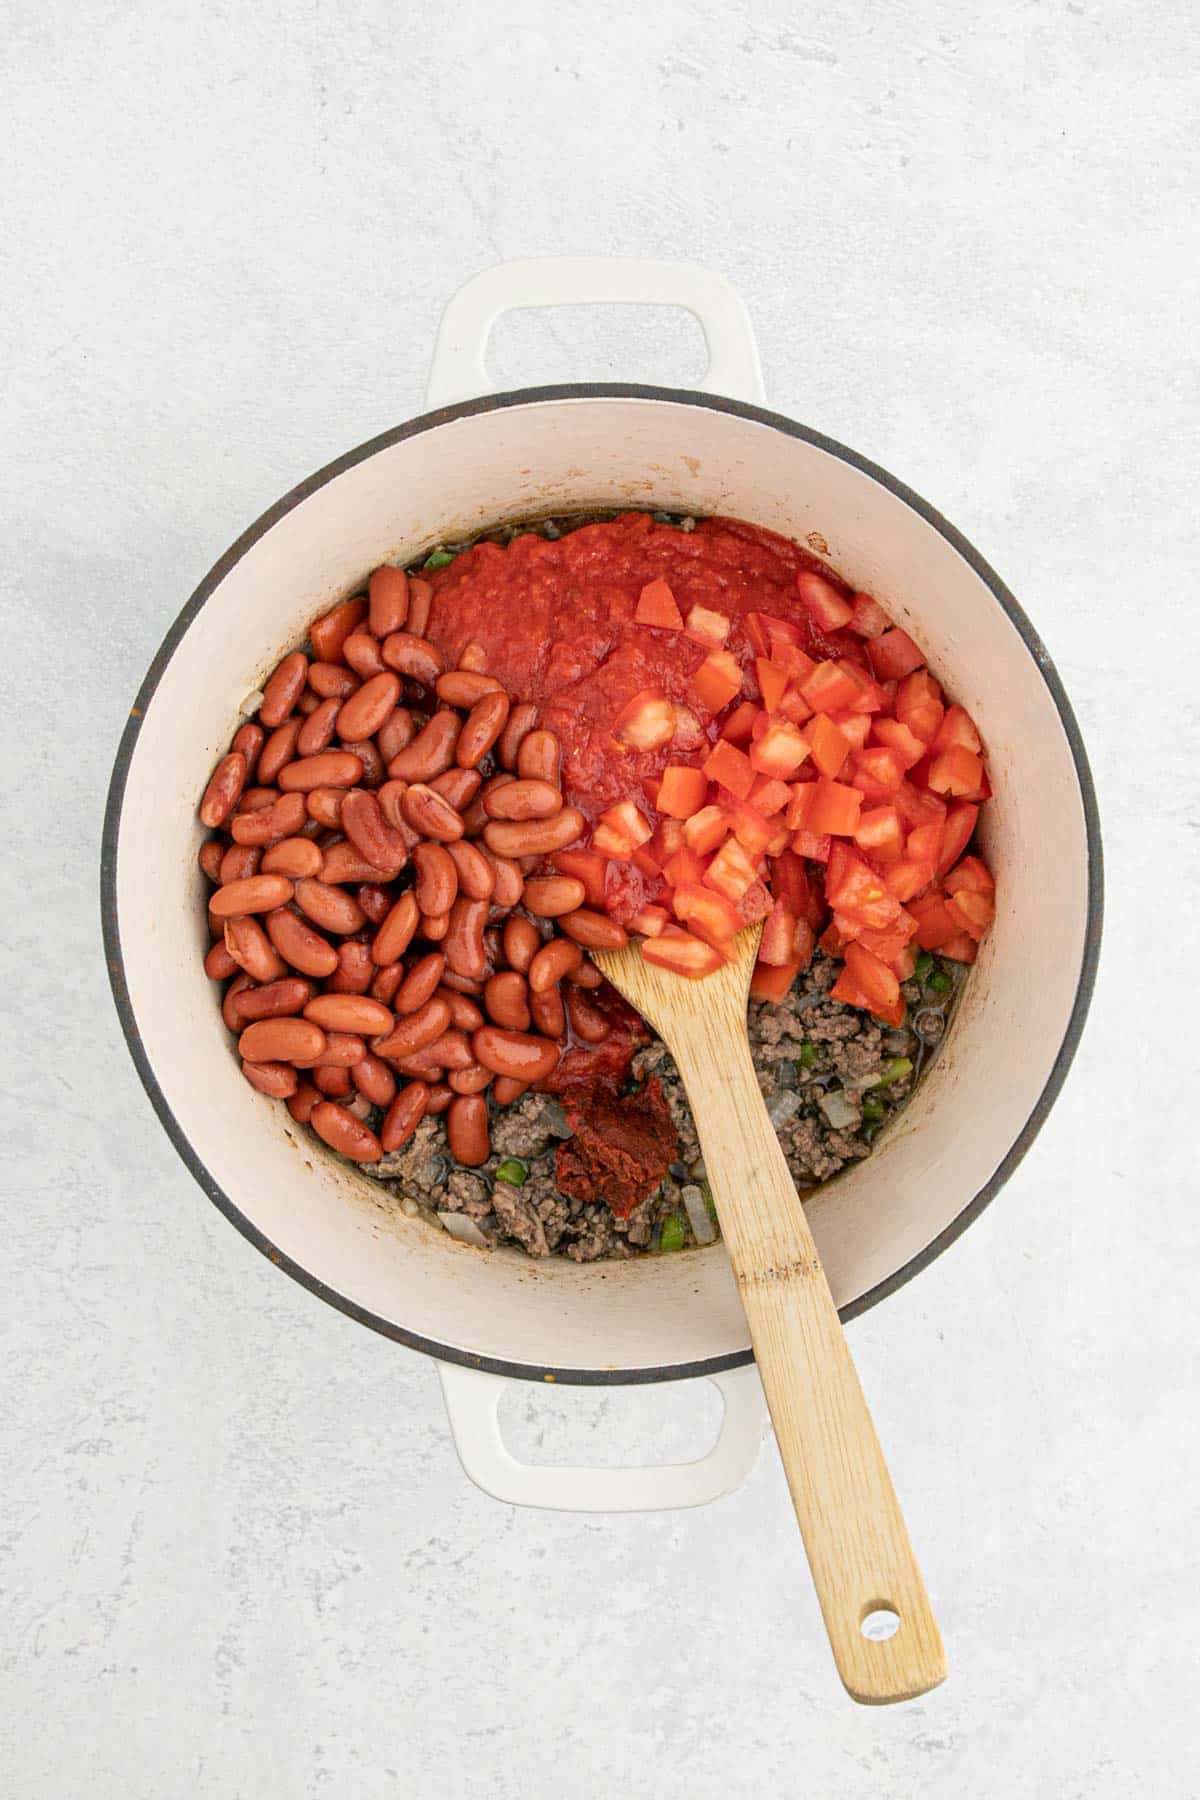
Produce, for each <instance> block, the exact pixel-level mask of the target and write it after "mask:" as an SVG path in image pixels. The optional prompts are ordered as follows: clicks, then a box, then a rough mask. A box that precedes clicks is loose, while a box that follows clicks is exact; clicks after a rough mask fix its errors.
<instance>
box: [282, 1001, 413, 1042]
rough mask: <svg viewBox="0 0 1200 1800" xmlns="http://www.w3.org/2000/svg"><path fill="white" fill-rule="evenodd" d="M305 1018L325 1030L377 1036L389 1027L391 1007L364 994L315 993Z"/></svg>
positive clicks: (308, 1005) (305, 1011)
mask: <svg viewBox="0 0 1200 1800" xmlns="http://www.w3.org/2000/svg"><path fill="white" fill-rule="evenodd" d="M304 1016H305V1018H306V1019H311V1020H312V1021H313V1023H314V1024H315V1025H320V1026H321V1028H322V1030H324V1031H356V1032H359V1033H360V1034H361V1035H362V1036H363V1037H378V1036H379V1034H380V1032H382V1031H390V1030H391V1028H392V1014H391V1010H390V1008H388V1007H386V1006H382V1005H381V1004H380V1002H379V1001H378V1000H371V999H369V998H368V996H367V995H366V994H317V995H316V996H315V998H314V999H312V1000H310V1001H309V1002H308V1004H307V1006H306V1007H305V1008H304Z"/></svg>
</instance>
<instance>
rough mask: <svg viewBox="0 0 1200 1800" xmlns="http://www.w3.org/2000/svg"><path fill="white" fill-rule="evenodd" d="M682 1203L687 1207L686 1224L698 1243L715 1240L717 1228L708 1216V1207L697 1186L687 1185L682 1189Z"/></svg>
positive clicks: (709, 1242) (713, 1241)
mask: <svg viewBox="0 0 1200 1800" xmlns="http://www.w3.org/2000/svg"><path fill="white" fill-rule="evenodd" d="M682 1192H683V1204H684V1205H685V1206H686V1207H687V1216H688V1224H689V1225H690V1226H691V1228H692V1236H693V1237H694V1238H695V1240H696V1242H697V1243H698V1244H712V1243H715V1242H716V1237H717V1228H716V1226H715V1225H714V1224H713V1222H712V1220H711V1219H710V1218H709V1216H708V1207H707V1206H706V1205H705V1203H704V1195H703V1193H702V1192H701V1190H700V1189H699V1188H698V1187H692V1186H690V1185H689V1186H688V1187H685V1188H684V1189H683V1190H682Z"/></svg>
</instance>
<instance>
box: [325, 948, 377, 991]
mask: <svg viewBox="0 0 1200 1800" xmlns="http://www.w3.org/2000/svg"><path fill="white" fill-rule="evenodd" d="M337 958H338V966H337V968H336V969H335V970H334V972H333V974H332V975H331V976H330V977H329V992H330V993H331V994H365V993H366V991H367V989H368V988H369V987H370V985H371V977H372V975H373V974H374V973H375V965H374V964H373V963H372V961H371V946H370V945H369V944H367V943H364V941H363V939H362V938H347V939H346V941H345V943H342V944H339V945H338V953H337Z"/></svg>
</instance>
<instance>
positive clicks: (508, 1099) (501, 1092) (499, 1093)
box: [492, 1075, 529, 1106]
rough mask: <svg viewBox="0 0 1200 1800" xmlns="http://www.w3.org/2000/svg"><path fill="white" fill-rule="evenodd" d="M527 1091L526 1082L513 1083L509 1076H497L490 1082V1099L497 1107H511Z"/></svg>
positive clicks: (527, 1085)
mask: <svg viewBox="0 0 1200 1800" xmlns="http://www.w3.org/2000/svg"><path fill="white" fill-rule="evenodd" d="M528 1091H529V1083H528V1082H527V1081H515V1080H514V1079H513V1077H512V1076H511V1075H497V1076H496V1077H495V1078H494V1080H493V1082H492V1099H493V1100H494V1101H495V1102H496V1105H497V1106H511V1105H512V1103H513V1101H514V1100H519V1099H520V1098H521V1095H522V1094H524V1093H527V1092H528Z"/></svg>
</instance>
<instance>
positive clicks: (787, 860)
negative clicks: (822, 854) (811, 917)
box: [771, 850, 812, 919]
mask: <svg viewBox="0 0 1200 1800" xmlns="http://www.w3.org/2000/svg"><path fill="white" fill-rule="evenodd" d="M771 886H772V887H773V888H774V890H775V893H776V895H777V896H778V898H779V899H780V900H786V901H787V903H788V905H789V906H790V907H791V909H792V911H793V912H794V913H795V915H796V917H797V918H798V919H803V918H807V916H808V904H809V896H810V893H811V891H812V889H811V884H810V882H809V879H808V870H807V869H806V868H805V867H804V864H803V862H802V861H801V859H800V858H799V857H798V856H797V855H796V853H795V851H793V850H785V851H784V853H783V855H782V856H781V857H780V858H779V860H778V861H777V862H776V863H775V865H774V867H773V868H772V870H771Z"/></svg>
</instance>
